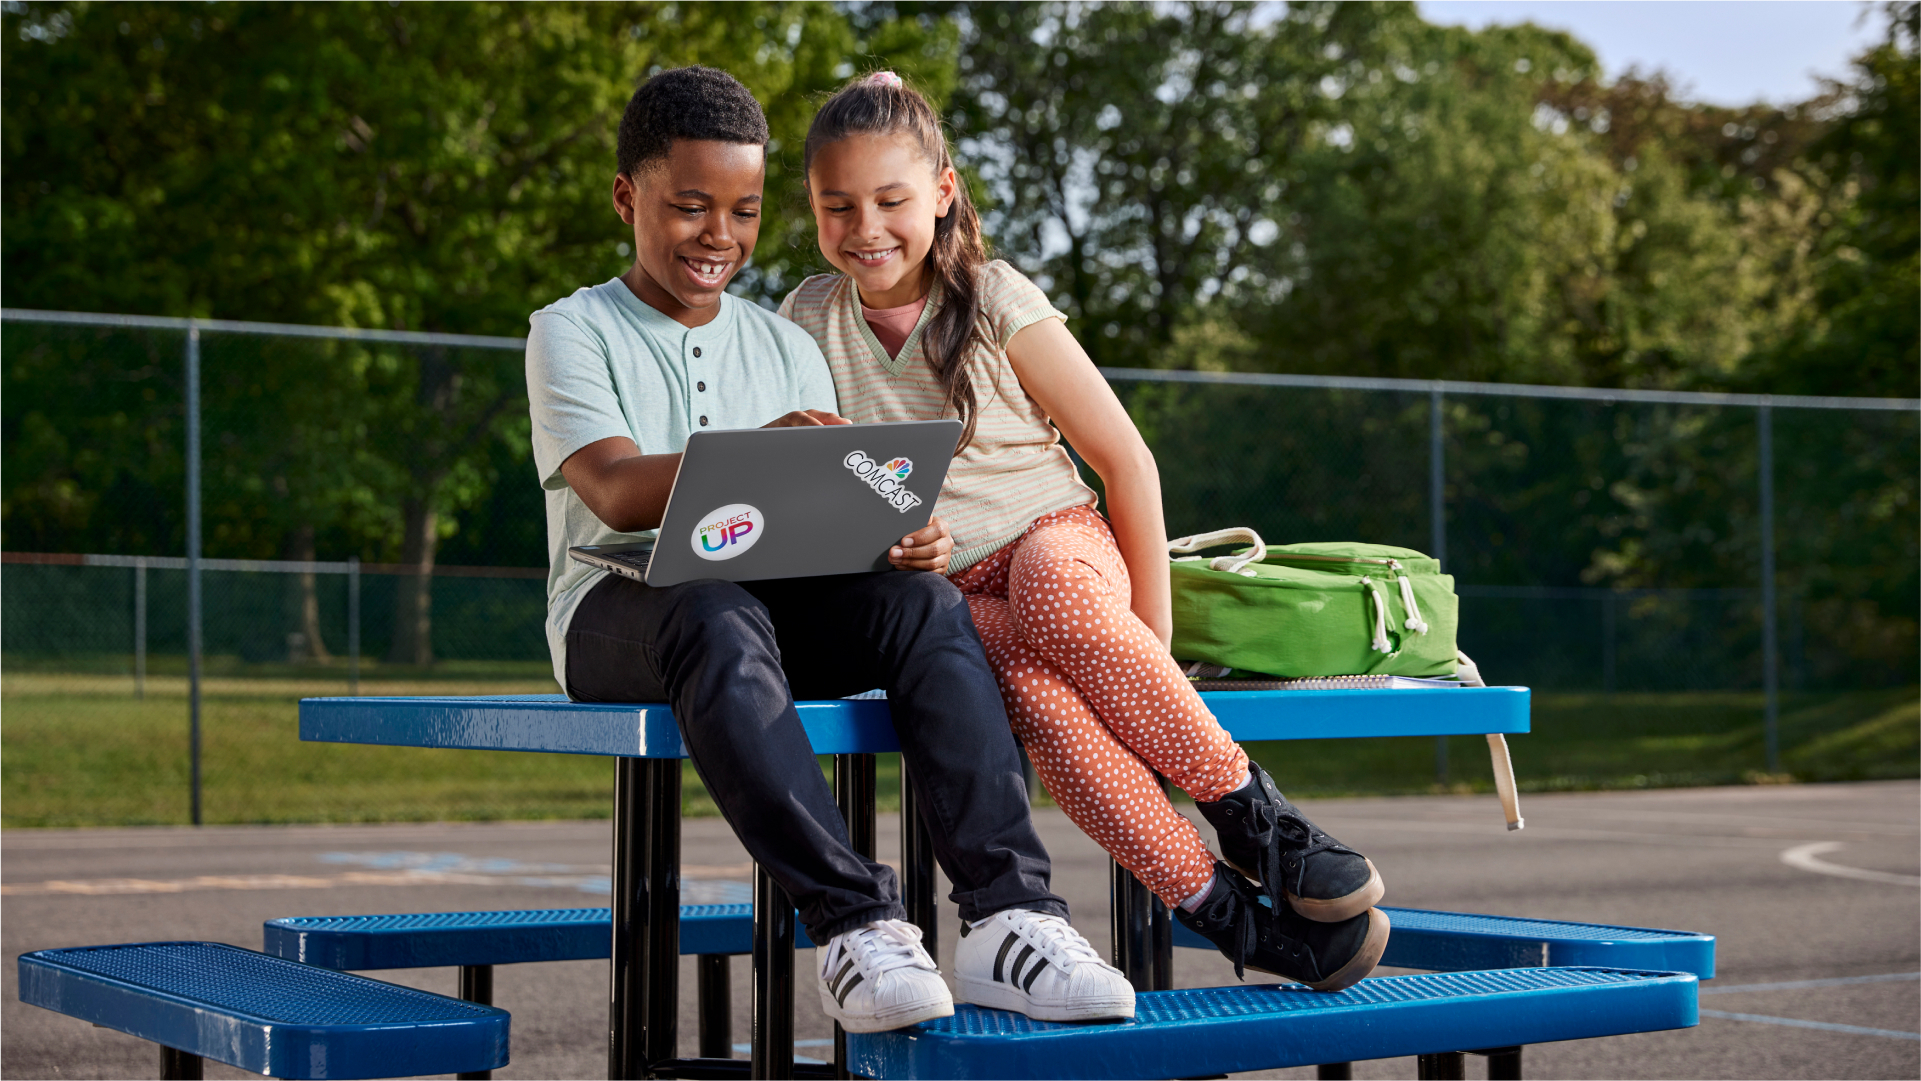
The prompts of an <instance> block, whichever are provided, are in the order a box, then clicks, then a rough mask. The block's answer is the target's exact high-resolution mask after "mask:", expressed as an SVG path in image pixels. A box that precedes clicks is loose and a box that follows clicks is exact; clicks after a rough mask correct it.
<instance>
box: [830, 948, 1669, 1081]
mask: <svg viewBox="0 0 1921 1081" xmlns="http://www.w3.org/2000/svg"><path fill="white" fill-rule="evenodd" d="M1696 987H1697V984H1696V980H1695V978H1694V976H1693V975H1692V974H1689V973H1679V972H1632V971H1622V970H1618V969H1598V968H1546V969H1543V968H1522V969H1509V970H1505V971H1500V972H1457V973H1446V974H1433V975H1420V976H1389V977H1385V978H1381V979H1371V980H1362V981H1361V982H1360V983H1358V984H1356V985H1354V986H1353V987H1351V988H1348V989H1347V990H1345V991H1341V992H1338V993H1333V994H1327V993H1322V992H1317V991H1310V990H1308V989H1307V988H1305V987H1301V986H1298V985H1264V986H1263V985H1256V986H1249V987H1213V988H1205V989H1199V988H1197V989H1192V990H1180V991H1150V992H1145V993H1142V994H1140V995H1137V996H1136V997H1135V1017H1134V1020H1132V1021H1129V1022H1122V1023H1119V1024H1111V1025H1087V1024H1081V1025H1073V1024H1057V1023H1053V1022H1047V1021H1031V1020H1029V1019H1027V1018H1026V1017H1023V1016H1021V1015H1020V1014H1017V1013H1008V1012H1006V1011H1002V1010H986V1009H981V1008H979V1007H977V1006H959V1007H956V1009H955V1012H954V1016H952V1017H946V1018H941V1019H940V1020H937V1021H930V1022H928V1023H926V1024H922V1025H915V1026H913V1027H911V1028H905V1029H899V1030H896V1031H893V1032H880V1033H873V1034H869V1035H853V1034H850V1035H849V1036H848V1037H847V1057H848V1060H847V1065H848V1068H849V1069H850V1070H853V1071H855V1072H857V1073H861V1074H865V1075H866V1076H868V1077H874V1078H935V1077H938V1078H955V1079H966V1078H1001V1077H1034V1078H1115V1077H1196V1076H1200V1077H1205V1076H1209V1075H1216V1074H1225V1073H1239V1072H1242V1071H1250V1070H1274V1069H1283V1068H1286V1067H1290V1066H1309V1065H1313V1064H1316V1063H1323V1062H1354V1061H1359V1060H1362V1059H1377V1058H1392V1057H1397V1056H1402V1055H1420V1054H1432V1053H1435V1052H1441V1051H1458V1050H1460V1049H1462V1048H1474V1047H1502V1046H1508V1045H1513V1044H1534V1043H1549V1042H1552V1041H1556V1040H1577V1039H1587V1038H1590V1037H1596V1036H1618V1035H1622V1034H1624V1033H1629V1032H1654V1031H1659V1030H1662V1029H1675V1028H1688V1027H1691V1026H1693V1025H1695V1024H1698V1023H1699V1020H1698V1016H1697V1009H1696V1000H1695V994H1696Z"/></svg>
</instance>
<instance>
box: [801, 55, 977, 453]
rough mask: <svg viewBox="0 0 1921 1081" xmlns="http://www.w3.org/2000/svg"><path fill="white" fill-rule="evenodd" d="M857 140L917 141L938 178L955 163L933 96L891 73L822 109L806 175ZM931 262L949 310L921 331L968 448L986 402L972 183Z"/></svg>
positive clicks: (958, 193)
mask: <svg viewBox="0 0 1921 1081" xmlns="http://www.w3.org/2000/svg"><path fill="white" fill-rule="evenodd" d="M850 135H907V136H910V137H911V138H913V140H914V141H915V142H916V143H917V144H918V145H919V146H920V148H921V152H922V154H923V155H924V156H925V157H926V158H927V161H928V164H929V165H931V166H933V169H934V173H935V175H936V176H938V175H940V173H941V172H942V171H944V170H946V169H949V168H952V167H953V164H954V155H953V152H952V151H951V149H950V148H949V147H948V145H947V134H946V132H945V131H943V130H942V128H941V121H940V115H939V114H938V113H936V112H935V111H934V107H933V106H932V105H930V104H928V101H927V99H926V98H924V97H922V96H921V95H920V93H919V92H918V91H916V90H914V89H913V88H912V87H910V86H908V85H907V84H906V83H904V82H902V81H901V77H900V76H898V75H896V74H894V73H893V72H891V71H880V72H875V73H874V74H872V75H868V76H864V77H862V78H859V79H856V80H854V81H853V82H851V83H848V84H847V85H846V86H844V87H842V88H841V89H840V91H839V92H838V93H836V94H835V95H834V96H833V97H831V98H828V99H827V103H826V104H824V105H822V106H821V107H820V112H818V113H816V114H815V115H814V122H813V124H812V125H810V126H809V127H808V129H807V144H806V150H805V152H804V156H803V160H802V167H801V168H802V173H803V175H805V173H806V171H807V170H808V169H810V168H812V166H813V164H814V153H815V152H816V151H818V150H819V149H820V148H821V147H824V146H827V145H829V144H832V143H837V142H839V141H840V140H842V139H845V138H847V137H848V136H850ZM927 261H928V264H929V265H930V266H931V268H932V269H933V271H934V276H935V278H936V279H937V280H938V281H939V282H940V287H941V307H940V310H939V311H937V312H935V313H934V317H933V318H932V319H930V320H928V322H927V328H926V329H925V330H924V331H922V333H921V351H922V352H923V353H924V354H925V355H926V357H927V363H928V365H929V366H930V367H932V368H933V369H934V374H935V375H936V376H937V377H938V378H939V379H940V385H941V390H942V392H943V393H944V394H945V395H946V398H947V404H949V405H951V406H952V407H953V408H954V412H955V414H956V415H957V416H959V417H960V420H961V426H962V427H961V438H960V444H959V445H960V447H962V448H964V447H966V446H967V444H969V443H970V442H972V441H973V439H974V429H975V427H976V426H977V425H978V423H979V420H980V402H979V398H978V395H977V393H976V388H975V386H974V378H973V373H972V372H970V371H968V370H967V354H968V348H969V346H971V345H972V344H973V342H974V339H975V338H976V337H978V336H979V335H980V330H979V321H980V268H981V266H982V264H984V263H986V262H987V242H986V240H985V239H984V238H983V237H982V236H981V222H980V214H979V213H977V212H976V211H975V209H974V200H973V199H972V198H971V197H970V196H969V195H968V193H967V184H966V183H965V182H964V181H962V182H959V183H957V184H956V186H955V191H954V203H953V205H952V206H950V207H948V208H947V214H946V215H945V216H944V217H941V218H937V219H935V221H934V246H933V248H932V249H931V250H930V251H929V252H928V253H927ZM955 453H957V454H958V453H959V450H958V449H957V450H956V451H955Z"/></svg>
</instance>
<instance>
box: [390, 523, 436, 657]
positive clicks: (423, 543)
mask: <svg viewBox="0 0 1921 1081" xmlns="http://www.w3.org/2000/svg"><path fill="white" fill-rule="evenodd" d="M401 514H402V516H403V517H404V518H405V519H406V520H405V523H404V525H403V533H402V539H401V556H400V561H401V562H402V563H406V564H408V565H409V566H411V567H412V568H413V573H411V574H408V575H405V576H403V577H402V578H401V579H400V590H399V592H398V593H397V594H396V595H395V596H394V641H393V647H392V648H391V649H389V650H388V651H387V660H388V661H389V662H390V663H393V664H414V665H422V666H424V665H430V664H432V663H434V548H435V547H436V545H437V544H438V543H439V536H438V531H437V530H436V529H435V528H434V527H435V525H436V524H437V518H436V515H435V514H434V509H433V504H431V503H429V502H428V501H427V500H425V499H419V498H415V499H408V500H406V501H405V502H403V503H402V504H401Z"/></svg>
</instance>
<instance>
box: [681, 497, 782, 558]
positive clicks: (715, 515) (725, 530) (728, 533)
mask: <svg viewBox="0 0 1921 1081" xmlns="http://www.w3.org/2000/svg"><path fill="white" fill-rule="evenodd" d="M766 528H767V520H766V519H765V518H763V517H761V513H760V510H759V509H758V508H756V507H753V506H749V505H748V504H746V503H729V504H727V505H726V506H724V507H721V508H719V509H717V510H712V511H708V512H707V513H706V514H703V515H701V516H700V524H699V525H697V526H695V527H694V535H693V538H692V541H693V545H694V554H695V555H697V556H699V557H700V558H702V559H732V558H734V557H735V556H737V555H739V554H741V553H742V552H745V551H746V550H747V549H749V548H752V547H753V546H754V543H755V542H756V541H758V540H760V535H761V533H763V532H765V531H766Z"/></svg>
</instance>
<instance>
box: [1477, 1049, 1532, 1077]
mask: <svg viewBox="0 0 1921 1081" xmlns="http://www.w3.org/2000/svg"><path fill="white" fill-rule="evenodd" d="M1474 1054H1477V1055H1485V1056H1487V1081H1521V1049H1520V1048H1519V1047H1490V1048H1487V1049H1486V1050H1482V1051H1476V1052H1474Z"/></svg>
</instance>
